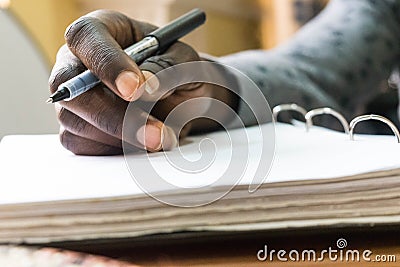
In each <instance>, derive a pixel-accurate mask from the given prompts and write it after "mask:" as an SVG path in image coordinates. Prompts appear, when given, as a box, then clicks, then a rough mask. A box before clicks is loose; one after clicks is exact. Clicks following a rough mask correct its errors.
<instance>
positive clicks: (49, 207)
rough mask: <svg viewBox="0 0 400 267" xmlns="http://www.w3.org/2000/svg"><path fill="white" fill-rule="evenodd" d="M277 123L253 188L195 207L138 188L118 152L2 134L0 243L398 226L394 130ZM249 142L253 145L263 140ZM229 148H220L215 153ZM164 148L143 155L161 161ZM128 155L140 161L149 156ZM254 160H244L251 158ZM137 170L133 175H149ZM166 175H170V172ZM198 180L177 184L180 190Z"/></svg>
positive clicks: (399, 185) (243, 186)
mask: <svg viewBox="0 0 400 267" xmlns="http://www.w3.org/2000/svg"><path fill="white" fill-rule="evenodd" d="M262 127H272V126H271V125H265V126H262ZM258 130H259V129H258V128H257V127H253V128H248V129H247V133H248V135H249V136H250V137H251V136H255V135H256V133H257V132H258ZM275 130H276V134H275V136H276V151H275V158H274V162H273V164H272V168H271V170H270V173H269V175H268V177H267V179H266V180H265V182H264V183H263V185H262V186H261V187H260V188H259V189H258V190H257V191H256V192H254V193H249V186H248V184H249V183H251V181H252V179H253V178H254V177H249V175H250V174H245V176H246V175H247V176H246V177H243V179H242V180H241V181H240V182H239V185H237V186H235V187H234V189H233V190H232V191H230V192H229V193H228V194H227V195H225V196H224V197H223V198H221V199H220V200H217V201H215V202H213V203H211V204H208V205H203V206H200V207H195V208H180V207H173V206H170V205H166V204H163V203H161V202H159V201H156V200H154V199H153V198H151V197H149V196H148V195H147V194H145V193H143V191H142V190H141V189H140V187H139V186H138V185H137V184H136V183H135V181H134V179H133V178H132V176H131V173H130V171H129V169H128V168H127V165H126V162H125V159H124V157H123V156H112V157H83V156H75V155H73V154H72V153H70V152H68V151H66V150H65V149H64V148H63V147H62V146H61V145H60V144H59V141H58V137H57V136H56V135H40V136H8V137H5V138H4V139H3V140H2V141H1V143H0V243H20V242H25V243H47V242H57V241H79V240H94V239H108V238H110V239H113V238H133V237H137V236H143V235H150V234H162V233H173V232H182V231H194V232H197V231H198V232H203V231H206V232H215V233H218V232H221V231H254V230H272V229H287V228H308V227H312V228H318V227H325V228H326V227H354V226H370V225H394V224H399V223H400V205H399V202H400V144H397V142H396V140H395V138H394V137H393V136H360V135H357V136H356V141H350V140H349V138H348V136H347V135H346V134H344V133H339V132H335V131H331V130H327V129H323V128H318V127H314V128H312V129H311V131H310V132H308V133H307V132H306V131H305V127H304V125H302V124H298V125H295V126H293V125H288V124H277V125H276V127H275ZM235 131H241V130H232V131H231V132H230V135H227V134H226V132H221V133H212V134H209V135H207V136H206V137H207V138H209V140H214V142H215V143H217V144H218V143H220V144H225V141H226V140H225V139H226V138H229V136H230V137H231V138H235ZM204 137H205V136H198V137H192V138H189V139H188V141H187V142H185V143H186V144H184V145H182V146H181V151H180V150H178V149H176V150H174V151H171V152H168V155H170V156H171V157H174V155H176V154H179V153H180V152H182V151H183V152H184V153H186V155H187V156H188V157H190V156H193V157H196V156H198V154H199V153H207V152H205V151H202V152H200V151H199V149H198V144H199V140H201V139H202V138H204ZM224 140H225V141H224ZM254 140H256V141H254V142H252V143H251V145H250V146H249V149H250V152H251V150H252V149H255V148H257V147H260V144H258V143H257V138H255V139H254ZM266 149H268V147H267V148H266ZM228 150H229V149H228V148H226V149H225V148H224V147H221V146H219V147H218V150H217V155H225V154H226V151H228ZM228 154H229V153H228ZM253 154H254V157H256V156H257V155H256V154H257V153H250V155H253ZM163 155H164V154H163V153H156V154H152V155H150V158H151V160H152V161H153V162H155V163H156V165H157V164H158V166H163V164H164V163H165V157H163ZM132 157H136V158H135V160H136V161H137V162H139V163H140V162H141V160H143V159H144V158H141V157H146V156H145V155H133V156H132ZM224 157H225V156H224ZM252 157H253V156H251V157H250V161H249V162H250V165H251V163H252V162H254V161H255V160H256V159H255V158H252ZM220 158H221V157H220V156H217V157H216V158H215V160H214V161H213V163H212V164H214V165H216V166H217V167H218V165H219V164H221V162H223V161H224V160H223V158H222V159H220ZM231 160H237V161H240V159H231ZM265 164H268V162H267V163H265ZM138 166H140V164H138ZM138 168H139V169H138V170H135V173H142V174H143V177H146V175H148V172H146V170H145V169H143V170H141V169H140V167H138ZM165 172H167V175H168V172H169V171H168V169H166V171H165ZM170 176H171V179H175V180H176V181H178V182H179V180H180V179H181V180H182V179H183V178H182V177H176V176H175V174H174V173H171V175H170ZM205 179H206V178H205ZM198 182H199V181H198V179H196V180H190V179H189V180H187V179H186V178H185V181H182V183H183V184H185V186H187V187H190V184H193V185H196V184H197V183H198ZM231 187H232V184H219V185H217V186H207V187H203V188H198V189H196V188H197V187H196V186H193V187H192V189H187V190H171V191H168V190H167V191H165V190H164V191H163V189H162V188H160V189H159V190H160V192H162V197H163V200H164V201H165V200H166V201H168V200H171V202H174V203H175V202H177V203H187V204H188V206H190V204H191V203H194V202H196V201H199V200H202V199H203V200H208V199H212V198H213V197H214V196H218V195H223V194H224V192H228V191H229V189H230V188H231ZM150 193H151V192H150Z"/></svg>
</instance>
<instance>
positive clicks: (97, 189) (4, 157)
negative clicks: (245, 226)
mask: <svg viewBox="0 0 400 267" xmlns="http://www.w3.org/2000/svg"><path fill="white" fill-rule="evenodd" d="M263 127H271V125H267V126H263ZM235 131H237V130H232V131H231V132H230V133H231V134H230V137H231V138H235ZM247 133H248V135H249V136H250V139H251V140H252V141H251V142H250V145H249V149H250V158H249V165H248V170H247V171H246V172H245V174H244V177H243V179H242V180H241V181H240V183H241V184H249V183H251V180H252V178H253V177H252V176H253V174H254V167H256V166H257V165H258V164H259V162H258V159H259V154H258V153H251V152H252V150H254V151H256V148H259V147H260V143H258V142H259V139H258V138H257V136H255V135H257V133H259V132H258V129H257V127H251V128H248V129H247ZM252 136H253V137H254V138H253V139H252ZM203 137H204V136H203ZM203 137H201V136H200V137H192V138H188V141H189V142H187V143H188V144H186V145H182V147H181V151H182V152H183V153H184V155H185V157H187V158H189V159H190V158H192V159H196V158H197V157H199V156H201V153H206V154H207V153H209V152H207V151H204V149H203V151H201V152H200V151H199V149H198V147H199V141H200V140H201V139H202V138H203ZM206 137H207V138H209V139H211V140H213V142H215V143H216V144H217V148H218V149H217V153H216V155H215V157H214V158H213V162H212V166H210V168H209V169H207V171H206V172H204V173H200V174H193V175H188V174H185V175H177V173H176V172H175V171H172V169H168V165H170V164H169V163H168V162H166V159H165V155H168V156H169V157H172V158H173V157H177V158H179V157H178V155H179V153H180V151H179V150H178V149H175V150H173V151H170V152H167V153H166V154H163V153H155V154H151V155H150V158H151V161H152V163H154V164H153V166H154V167H155V168H156V169H157V171H158V172H162V173H163V174H164V175H165V178H166V180H168V181H170V182H173V183H178V184H180V185H182V186H184V187H197V186H200V185H203V186H204V185H208V184H212V183H213V182H214V180H215V177H218V175H220V173H222V172H223V171H224V168H225V167H226V163H227V162H230V161H231V160H233V161H236V162H240V161H241V160H242V159H240V158H234V159H230V151H231V150H230V147H229V136H228V135H227V134H226V133H223V132H220V133H212V134H208V135H206ZM356 139H357V141H350V140H349V139H348V136H347V135H345V134H343V133H339V132H335V131H331V130H327V129H323V128H319V127H314V128H313V129H312V130H311V131H310V132H309V133H306V132H305V128H304V125H297V126H292V125H288V124H280V123H279V124H277V125H276V140H277V142H276V151H275V160H274V163H273V165H272V168H271V171H270V173H269V176H268V177H267V179H266V182H281V181H292V180H305V179H323V178H335V177H342V176H348V175H356V174H361V173H367V172H372V171H377V170H386V169H393V168H399V167H400V157H399V156H400V145H399V144H397V143H396V141H395V138H394V137H393V136H379V137H377V136H356ZM244 145H245V144H244ZM210 153H211V152H210ZM132 157H134V160H135V161H137V162H138V164H137V165H136V167H137V168H138V169H136V170H135V173H139V174H143V176H146V175H148V170H146V169H140V168H141V167H140V166H141V164H140V161H141V160H145V158H144V157H145V155H136V156H132ZM60 162H62V164H61V166H63V167H61V168H60ZM261 164H262V163H261ZM196 175H197V176H196ZM185 176H186V177H185ZM188 177H189V178H190V179H189V178H188ZM159 190H163V188H159ZM131 194H143V192H142V191H141V189H140V188H139V187H138V186H137V185H136V183H135V182H134V180H133V179H132V177H131V175H130V172H129V170H128V168H127V165H126V163H125V160H124V157H123V156H111V157H87V156H75V155H73V154H72V153H70V152H69V151H67V150H65V149H64V148H63V147H62V146H61V145H60V144H59V141H58V136H56V135H30V136H7V137H5V138H3V140H2V142H1V143H0V204H6V203H24V202H42V201H54V200H66V199H85V198H98V197H112V196H124V195H131Z"/></svg>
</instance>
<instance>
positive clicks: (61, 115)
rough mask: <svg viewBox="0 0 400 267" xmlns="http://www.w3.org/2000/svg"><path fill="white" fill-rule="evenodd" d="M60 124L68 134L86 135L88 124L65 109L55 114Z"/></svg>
mask: <svg viewBox="0 0 400 267" xmlns="http://www.w3.org/2000/svg"><path fill="white" fill-rule="evenodd" d="M57 118H58V121H59V122H60V124H61V125H62V126H63V127H64V128H65V129H66V130H68V131H69V132H72V133H74V134H77V135H83V136H85V135H86V134H87V133H88V130H89V129H88V123H87V122H86V121H85V120H84V119H82V118H80V117H78V116H77V115H75V114H73V113H72V112H70V111H69V110H67V109H65V108H61V109H60V110H59V111H58V113H57Z"/></svg>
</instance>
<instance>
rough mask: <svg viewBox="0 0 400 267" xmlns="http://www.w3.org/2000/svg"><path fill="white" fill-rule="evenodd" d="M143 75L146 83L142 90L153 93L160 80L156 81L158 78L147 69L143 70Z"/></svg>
mask: <svg viewBox="0 0 400 267" xmlns="http://www.w3.org/2000/svg"><path fill="white" fill-rule="evenodd" d="M143 76H144V78H145V79H146V84H145V89H144V90H145V91H146V92H147V93H148V94H149V95H152V94H154V93H155V92H156V91H157V90H158V87H159V86H160V82H159V81H158V78H157V77H156V76H155V75H154V74H153V73H151V72H149V71H143Z"/></svg>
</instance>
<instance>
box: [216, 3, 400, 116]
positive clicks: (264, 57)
mask: <svg viewBox="0 0 400 267" xmlns="http://www.w3.org/2000/svg"><path fill="white" fill-rule="evenodd" d="M398 2H399V1H390V0H387V1H385V0H381V1H369V0H333V1H331V4H330V5H329V6H328V7H327V8H326V10H324V11H323V12H322V14H321V15H319V16H318V17H317V18H316V19H314V20H313V21H312V22H311V23H309V24H308V25H306V26H305V27H303V29H302V30H300V31H299V32H298V33H297V34H296V36H295V37H294V38H293V39H292V40H290V41H289V42H288V43H286V44H284V45H282V46H281V47H278V48H276V49H274V50H271V51H248V52H242V53H239V54H235V55H230V56H227V57H222V58H220V59H219V60H220V62H221V63H224V64H227V65H230V66H233V67H235V68H237V69H239V70H240V71H242V72H244V73H245V74H246V75H248V76H249V77H250V78H251V79H252V80H253V81H254V82H255V83H256V84H257V85H258V86H259V87H260V89H261V90H262V91H263V93H264V95H265V97H266V98H267V100H268V101H269V103H270V105H271V106H275V105H277V104H282V103H288V102H296V103H298V104H300V105H303V106H304V107H305V108H307V109H311V108H315V107H320V106H330V107H333V108H336V109H338V110H339V111H341V112H343V113H344V114H345V115H346V116H347V117H349V116H353V115H354V114H355V113H357V112H362V111H361V109H362V106H363V105H365V103H366V102H367V101H368V100H369V99H371V98H372V97H373V96H374V95H376V94H377V93H378V92H379V84H380V83H381V82H382V80H384V79H387V77H388V76H389V75H390V72H391V70H392V69H393V67H394V66H395V65H396V64H397V62H398V59H399V54H400V48H399V47H398V40H399V36H400V25H399V17H398V15H397V13H396V12H395V8H396V7H397V6H398V5H399V3H398Z"/></svg>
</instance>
